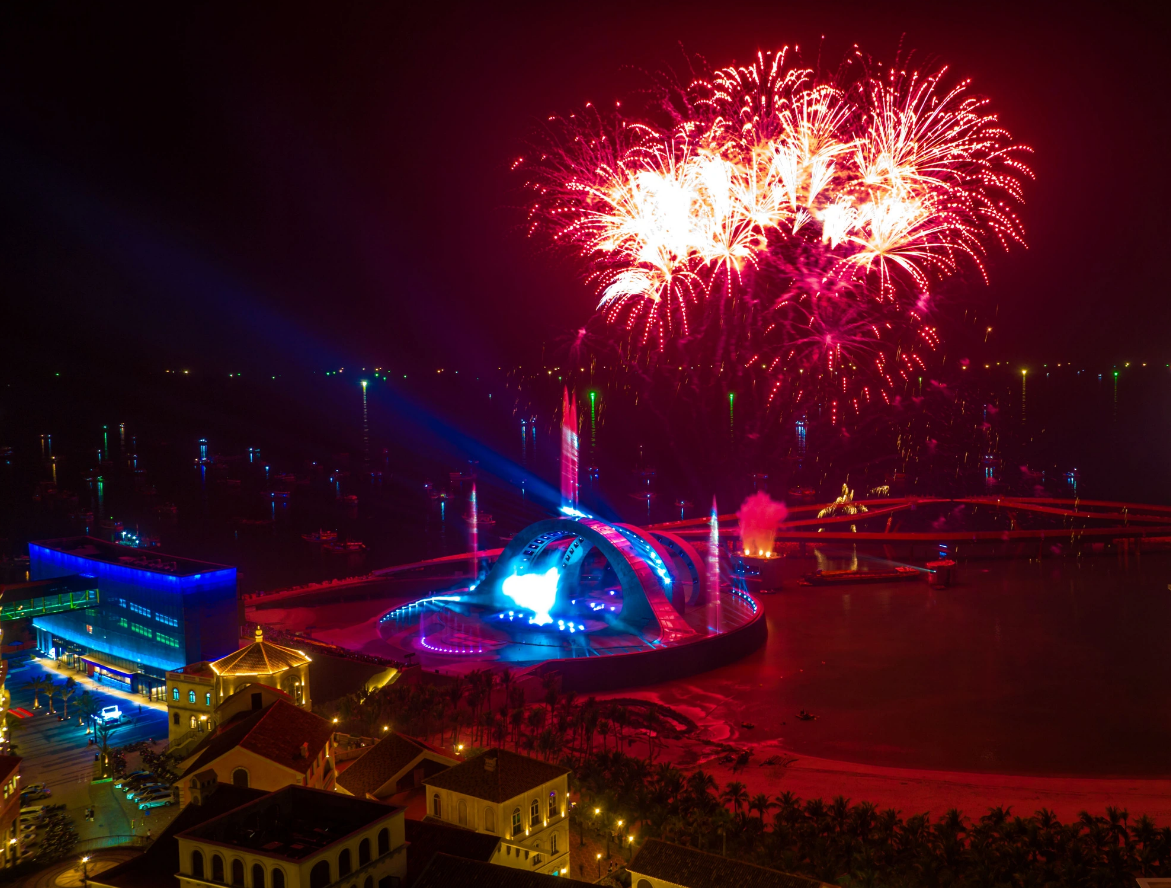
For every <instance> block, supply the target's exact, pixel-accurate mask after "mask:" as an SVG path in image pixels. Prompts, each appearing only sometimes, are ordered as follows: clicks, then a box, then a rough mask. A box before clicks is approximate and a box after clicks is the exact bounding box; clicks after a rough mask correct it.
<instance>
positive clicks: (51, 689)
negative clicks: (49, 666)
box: [24, 675, 77, 718]
mask: <svg viewBox="0 0 1171 888" xmlns="http://www.w3.org/2000/svg"><path fill="white" fill-rule="evenodd" d="M24 687H25V688H27V689H29V690H31V691H32V692H33V709H40V708H41V694H44V695H45V696H46V697H48V698H49V712H50V713H52V714H56V710H55V709H54V708H53V700H54V698H57V697H60V698H61V709H62V713H61V714H62V715H63V716H64V717H65V718H69V699H70V698H71V697H72V696H73V695H74V694H76V693H77V680H76V679H74V678H73V677H72V676H70V677H69V678H66V679H65V681H63V682H61V683H60V684H58V683H57V682H55V681H53V679H52V678H50V677H49V676H47V675H45V676H38V677H37V678H34V679H31V680H29V681H26V682H25V683H24Z"/></svg>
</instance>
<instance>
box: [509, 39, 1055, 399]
mask: <svg viewBox="0 0 1171 888" xmlns="http://www.w3.org/2000/svg"><path fill="white" fill-rule="evenodd" d="M946 80H947V69H946V68H939V69H937V70H935V71H933V72H932V73H927V74H923V73H920V72H916V71H909V70H903V69H900V68H888V69H883V68H881V67H878V66H875V65H874V64H873V63H871V62H870V61H869V60H867V59H866V58H864V57H863V56H862V55H861V54H856V55H855V56H854V57H851V58H850V59H848V60H847V61H846V62H845V63H844V64H843V65H842V67H841V69H840V70H839V72H838V73H837V74H836V75H835V76H833V77H828V76H825V75H819V74H817V73H815V72H814V71H813V70H811V69H808V68H804V67H801V66H800V65H799V64H798V63H797V60H796V56H795V54H794V53H792V52H790V51H789V50H782V51H780V52H776V53H768V54H760V55H758V57H757V58H756V60H755V61H754V62H753V63H752V64H751V65H748V66H743V67H735V66H734V67H728V68H723V69H720V70H717V71H715V72H713V73H711V74H710V75H707V76H699V77H697V78H696V79H694V80H693V81H692V82H691V83H689V84H687V85H685V86H682V87H680V88H678V89H671V90H664V91H663V95H662V96H661V101H660V102H659V103H658V105H657V106H651V107H648V109H647V110H646V112H645V113H642V114H635V115H631V116H630V117H628V116H626V114H625V113H624V112H621V111H620V109H616V110H615V112H614V113H611V114H603V113H601V112H599V111H598V110H597V109H596V108H593V107H587V108H586V110H585V112H584V113H582V114H580V115H572V116H570V117H569V118H551V119H550V122H549V126H548V127H547V128H546V130H545V132H544V134H543V136H542V140H541V143H540V145H539V147H538V148H537V149H536V150H535V151H534V152H533V153H532V155H531V156H529V157H525V158H522V159H521V160H520V161H518V163H517V166H518V167H519V168H520V169H521V170H522V171H523V172H524V174H525V175H526V180H527V184H528V187H529V188H530V189H531V191H532V195H533V200H532V203H531V205H530V210H529V223H530V225H529V230H530V233H542V234H544V235H546V236H547V237H549V238H550V239H551V241H552V242H553V243H555V244H557V245H560V246H563V247H565V248H566V249H568V250H569V251H570V252H572V253H573V254H575V255H577V256H578V257H580V258H581V259H583V260H584V261H585V264H586V268H587V271H586V278H587V281H588V283H589V284H590V285H591V286H592V287H593V288H595V289H596V291H597V294H598V300H599V301H598V306H597V311H596V315H595V321H594V322H595V323H600V324H602V325H605V326H606V327H607V328H608V329H610V330H611V331H613V332H617V333H620V334H621V336H622V338H623V352H624V355H625V356H626V358H627V359H628V360H630V361H632V362H645V363H653V362H659V363H660V364H661V365H663V366H676V365H678V366H683V365H689V366H692V367H695V366H706V367H708V368H721V370H726V369H727V368H731V369H732V371H733V373H734V375H737V376H743V375H744V374H748V375H750V376H752V377H753V379H754V380H756V381H759V382H763V383H764V384H765V386H766V387H767V389H768V399H769V401H774V400H778V401H783V402H785V403H786V404H789V405H795V404H797V403H799V402H801V401H802V400H803V399H808V398H811V397H817V398H821V399H827V400H828V399H832V400H833V405H834V411H835V415H841V414H844V413H846V412H847V411H848V410H850V409H853V410H854V411H855V412H856V411H858V410H860V409H861V408H862V406H863V404H864V403H865V402H869V401H872V400H874V399H884V400H886V401H888V402H889V399H890V395H891V393H892V392H895V391H897V390H899V388H900V386H903V387H905V386H906V385H907V384H909V383H910V381H911V378H912V376H914V375H916V374H917V373H919V372H921V371H922V369H923V368H924V366H925V365H924V361H923V357H922V354H923V353H925V352H927V351H930V350H933V349H934V348H935V346H936V345H937V342H938V338H937V334H936V331H935V329H934V328H933V327H932V326H931V325H929V324H928V323H927V320H926V319H927V318H928V317H929V315H930V312H931V309H932V300H933V297H934V295H935V294H934V293H933V289H934V288H937V287H938V286H939V285H940V283H941V282H942V281H944V280H946V279H948V278H950V277H953V276H955V275H958V274H961V273H963V272H964V271H970V270H975V271H977V272H979V273H980V274H981V276H983V275H984V261H983V260H984V257H985V256H986V254H987V252H988V250H989V248H990V247H993V246H996V247H999V248H1005V249H1007V248H1008V247H1009V246H1010V245H1011V244H1012V243H1019V244H1023V243H1024V236H1023V230H1022V226H1021V223H1020V220H1019V218H1018V217H1017V215H1016V213H1015V210H1014V208H1015V207H1017V206H1019V205H1020V204H1021V203H1022V201H1023V194H1022V188H1021V183H1022V180H1024V179H1026V178H1031V176H1032V173H1031V172H1030V170H1029V168H1028V167H1027V166H1026V165H1025V164H1024V162H1023V161H1022V159H1021V158H1022V155H1024V154H1025V153H1027V151H1028V149H1027V148H1024V147H1023V146H1020V145H1017V144H1016V143H1014V142H1013V140H1012V138H1011V136H1010V134H1009V133H1008V132H1007V131H1006V130H1005V129H1004V128H1003V127H1002V126H1001V125H1000V124H999V123H998V122H997V118H996V116H995V115H994V114H992V113H991V112H990V110H989V108H988V103H987V100H985V99H983V98H980V97H977V96H973V95H971V94H970V93H969V84H968V82H967V81H963V82H960V83H958V84H954V85H950V86H949V85H947V83H946Z"/></svg>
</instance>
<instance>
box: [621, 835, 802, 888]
mask: <svg viewBox="0 0 1171 888" xmlns="http://www.w3.org/2000/svg"><path fill="white" fill-rule="evenodd" d="M626 868H627V870H629V871H630V872H631V873H632V874H633V875H634V879H635V881H636V882H637V880H638V877H639V876H649V877H650V878H652V879H660V880H662V881H664V882H672V883H674V884H676V885H683V886H685V888H818V886H821V885H824V884H825V883H823V882H819V881H817V880H816V879H807V878H805V877H804V876H794V875H790V874H789V873H782V872H781V871H780V870H772V869H766V868H765V867H763V866H756V865H755V864H751V863H743V862H742V861H739V860H733V859H732V858H730V857H721V856H720V855H718V854H708V853H707V852H706V851H697V850H696V849H694V848H686V847H684V846H683V845H675V844H672V843H671V842H664V841H662V840H661V839H647V841H646V843H645V844H644V845H643V846H642V848H641V849H640V850H639V852H638V854H637V855H636V856H635V858H634V860H633V861H631V863H630V865H629V866H627V867H626Z"/></svg>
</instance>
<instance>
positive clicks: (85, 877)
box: [81, 857, 602, 885]
mask: <svg viewBox="0 0 1171 888" xmlns="http://www.w3.org/2000/svg"><path fill="white" fill-rule="evenodd" d="M88 864H89V858H88V857H83V858H81V883H82V884H83V885H84V884H85V883H86V882H88V881H89V866H88ZM601 877H602V867H601V865H600V864H599V866H598V878H599V879H600V878H601Z"/></svg>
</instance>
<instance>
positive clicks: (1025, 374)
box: [1021, 370, 1029, 425]
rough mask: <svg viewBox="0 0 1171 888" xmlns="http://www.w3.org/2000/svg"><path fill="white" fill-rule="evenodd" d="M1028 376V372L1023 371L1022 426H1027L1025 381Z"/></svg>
mask: <svg viewBox="0 0 1171 888" xmlns="http://www.w3.org/2000/svg"><path fill="white" fill-rule="evenodd" d="M1028 375H1029V371H1028V370H1022V371H1021V425H1024V424H1025V381H1026V379H1028Z"/></svg>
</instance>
